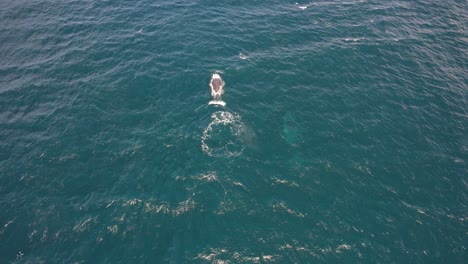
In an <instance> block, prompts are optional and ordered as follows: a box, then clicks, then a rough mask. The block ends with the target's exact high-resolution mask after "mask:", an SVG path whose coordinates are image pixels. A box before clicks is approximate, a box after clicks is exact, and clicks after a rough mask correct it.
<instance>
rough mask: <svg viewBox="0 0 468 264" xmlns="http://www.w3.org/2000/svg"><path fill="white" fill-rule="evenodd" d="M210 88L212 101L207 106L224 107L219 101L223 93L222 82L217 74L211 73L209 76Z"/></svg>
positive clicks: (223, 103)
mask: <svg viewBox="0 0 468 264" xmlns="http://www.w3.org/2000/svg"><path fill="white" fill-rule="evenodd" d="M210 87H211V96H212V97H213V100H212V101H210V102H209V104H210V105H211V104H214V105H222V106H225V105H226V103H225V102H224V101H223V100H221V95H223V93H224V89H223V87H224V81H223V79H221V76H220V75H219V74H218V73H213V75H211V81H210Z"/></svg>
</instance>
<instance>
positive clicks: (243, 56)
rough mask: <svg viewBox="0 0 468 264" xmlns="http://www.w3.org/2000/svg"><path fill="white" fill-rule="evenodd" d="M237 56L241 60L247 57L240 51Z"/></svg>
mask: <svg viewBox="0 0 468 264" xmlns="http://www.w3.org/2000/svg"><path fill="white" fill-rule="evenodd" d="M239 58H240V59H241V60H246V59H248V57H247V55H245V54H244V53H242V52H241V53H239Z"/></svg>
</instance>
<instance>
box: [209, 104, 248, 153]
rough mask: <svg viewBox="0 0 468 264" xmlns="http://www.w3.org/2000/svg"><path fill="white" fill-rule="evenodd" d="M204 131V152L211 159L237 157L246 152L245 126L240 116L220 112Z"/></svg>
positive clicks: (212, 116) (213, 116)
mask: <svg viewBox="0 0 468 264" xmlns="http://www.w3.org/2000/svg"><path fill="white" fill-rule="evenodd" d="M211 120H212V121H211V123H210V124H209V125H208V127H207V128H206V129H205V130H204V131H203V135H202V138H201V143H202V144H201V147H202V150H203V151H204V152H205V153H206V154H208V155H209V156H211V157H236V156H239V155H241V154H242V152H243V151H244V144H243V140H242V130H243V124H242V121H241V119H240V117H239V115H236V114H232V113H230V112H225V111H218V112H215V113H213V114H212V115H211Z"/></svg>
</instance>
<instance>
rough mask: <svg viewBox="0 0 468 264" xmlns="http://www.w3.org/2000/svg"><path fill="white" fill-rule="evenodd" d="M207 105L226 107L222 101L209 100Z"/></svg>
mask: <svg viewBox="0 0 468 264" xmlns="http://www.w3.org/2000/svg"><path fill="white" fill-rule="evenodd" d="M208 104H209V105H220V106H226V102H224V101H223V100H211V101H210V102H209V103H208Z"/></svg>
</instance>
